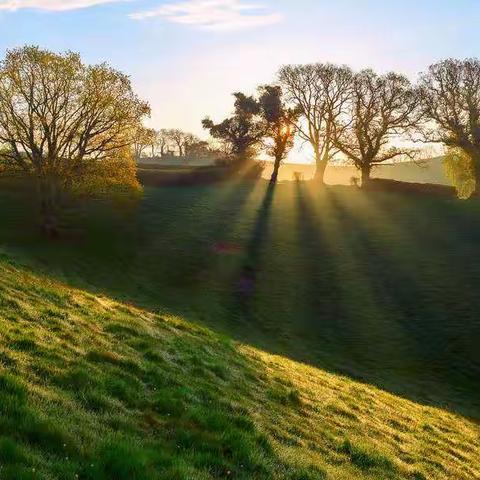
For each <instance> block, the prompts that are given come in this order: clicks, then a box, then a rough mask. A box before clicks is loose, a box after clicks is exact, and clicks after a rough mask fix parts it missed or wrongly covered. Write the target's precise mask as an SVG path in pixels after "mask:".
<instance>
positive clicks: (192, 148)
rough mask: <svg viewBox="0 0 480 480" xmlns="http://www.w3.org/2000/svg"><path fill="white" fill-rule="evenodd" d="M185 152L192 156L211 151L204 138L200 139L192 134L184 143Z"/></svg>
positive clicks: (207, 153)
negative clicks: (185, 143)
mask: <svg viewBox="0 0 480 480" xmlns="http://www.w3.org/2000/svg"><path fill="white" fill-rule="evenodd" d="M185 152H186V154H187V156H192V157H202V156H208V155H209V154H210V153H211V150H210V144H209V143H208V142H207V141H206V140H201V139H199V138H198V137H196V136H195V135H192V137H191V138H190V140H189V141H188V143H187V145H186V149H185Z"/></svg>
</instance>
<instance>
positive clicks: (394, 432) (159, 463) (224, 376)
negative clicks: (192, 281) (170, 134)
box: [0, 255, 480, 480]
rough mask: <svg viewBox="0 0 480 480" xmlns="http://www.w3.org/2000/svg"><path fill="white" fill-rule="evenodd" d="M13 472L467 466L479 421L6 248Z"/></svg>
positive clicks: (409, 473) (5, 339)
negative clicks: (118, 296) (99, 288)
mask: <svg viewBox="0 0 480 480" xmlns="http://www.w3.org/2000/svg"><path fill="white" fill-rule="evenodd" d="M0 292H1V293H0V307H1V308H0V329H1V332H2V335H1V337H0V351H1V355H0V432H1V433H0V468H1V469H0V475H1V478H4V479H12V480H13V479H14V480H18V479H57V478H58V479H75V478H80V479H92V480H93V479H95V480H100V479H115V480H122V479H125V480H127V479H128V480H132V479H136V480H144V479H145V480H147V479H148V480H154V479H165V480H173V479H185V480H187V479H190V480H201V479H205V480H207V479H218V478H235V479H245V480H247V479H248V480H250V479H259V480H260V479H261V480H266V479H279V480H280V479H282V480H283V479H290V480H309V479H311V480H314V479H315V480H317V479H322V478H328V479H342V480H344V479H363V478H364V479H412V480H413V479H415V480H419V479H429V480H430V479H453V478H455V479H458V480H461V479H465V480H467V479H468V480H471V479H473V478H478V476H479V475H480V470H479V469H478V468H479V465H480V451H479V446H478V445H479V444H478V440H479V434H480V431H479V427H478V424H477V423H476V422H475V421H473V420H468V419H467V418H465V417H462V416H460V415H457V414H454V413H452V412H449V411H447V410H444V409H439V408H433V407H428V406H422V405H420V404H418V403H415V402H412V401H409V400H407V399H404V398H401V397H399V396H394V395H391V394H389V393H386V392H384V391H381V390H379V389H377V388H375V387H374V386H371V385H368V384H364V383H359V382H355V381H353V380H351V379H348V378H347V377H345V376H341V375H336V374H332V373H328V372H326V371H324V370H321V369H318V368H314V367H310V366H306V365H303V364H300V363H296V362H294V361H291V360H288V359H287V358H285V357H283V356H275V355H272V354H269V353H266V352H265V351H262V350H259V349H256V348H253V347H251V346H248V345H245V344H241V343H237V342H234V341H232V340H230V339H228V338H227V337H224V336H219V335H217V334H216V333H213V332H212V331H210V330H207V329H205V328H202V327H199V326H196V325H193V324H192V323H188V322H186V321H184V320H182V319H181V318H178V317H176V316H173V315H170V314H167V313H166V312H165V313H164V314H162V315H159V314H154V313H150V312H147V311H145V310H141V309H137V308H134V307H132V306H129V305H126V304H122V303H118V302H116V301H114V300H112V299H110V298H108V297H105V296H102V295H98V294H92V293H88V292H85V291H81V290H78V289H72V288H71V287H67V286H65V285H63V284H60V283H58V282H57V281H53V280H51V279H50V278H48V277H45V276H39V275H38V274H33V273H31V272H30V271H28V269H26V268H24V267H21V266H19V265H18V263H17V262H16V261H13V260H12V259H11V258H10V257H9V256H6V255H2V256H1V257H0Z"/></svg>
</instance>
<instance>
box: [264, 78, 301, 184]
mask: <svg viewBox="0 0 480 480" xmlns="http://www.w3.org/2000/svg"><path fill="white" fill-rule="evenodd" d="M259 95H260V96H259V100H258V103H259V106H260V119H261V122H262V124H263V128H262V130H263V134H264V146H265V151H266V153H267V154H268V155H269V156H271V157H273V159H274V165H273V173H272V176H271V179H270V182H271V183H272V184H274V183H276V182H277V180H278V173H279V170H280V166H281V164H282V162H283V161H284V160H285V159H286V158H287V156H288V154H289V153H290V151H291V149H292V148H293V146H294V141H295V133H296V130H297V121H298V118H299V116H300V111H299V110H298V109H294V108H289V107H288V106H287V105H286V103H285V101H284V98H283V92H282V87H280V86H278V85H264V86H262V87H260V88H259Z"/></svg>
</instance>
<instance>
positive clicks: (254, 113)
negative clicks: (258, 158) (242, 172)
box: [202, 93, 264, 164]
mask: <svg viewBox="0 0 480 480" xmlns="http://www.w3.org/2000/svg"><path fill="white" fill-rule="evenodd" d="M234 97H235V109H234V113H233V115H232V116H231V117H229V118H227V119H225V120H224V121H223V122H221V123H218V124H215V123H214V122H213V121H212V120H210V119H209V118H206V119H205V120H203V122H202V124H203V127H204V128H205V129H207V130H208V131H209V132H210V135H211V136H212V137H213V138H214V139H216V140H219V141H221V142H223V144H224V145H225V147H226V149H227V152H228V156H230V157H231V159H232V161H233V162H235V163H237V164H244V163H248V162H249V161H251V160H252V159H253V158H254V157H255V154H256V151H257V148H258V147H259V145H260V143H261V141H262V138H263V136H264V132H263V125H262V124H261V123H260V122H259V120H258V115H259V113H260V105H259V103H258V101H257V100H256V99H255V98H254V97H252V96H246V95H245V94H243V93H235V94H234Z"/></svg>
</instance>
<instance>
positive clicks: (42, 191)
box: [38, 177, 60, 238]
mask: <svg viewBox="0 0 480 480" xmlns="http://www.w3.org/2000/svg"><path fill="white" fill-rule="evenodd" d="M38 182H39V189H38V191H39V197H40V215H41V223H40V228H41V230H42V232H43V233H44V234H45V235H46V236H47V237H49V238H57V237H58V236H59V235H60V232H59V227H58V202H59V188H58V182H57V181H56V179H54V178H52V177H43V178H42V177H41V178H39V179H38Z"/></svg>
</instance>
